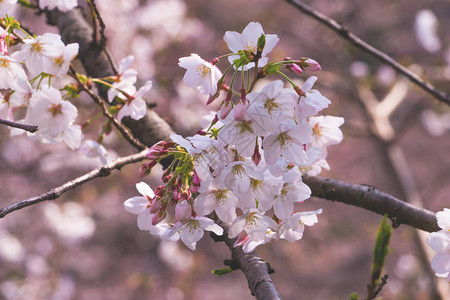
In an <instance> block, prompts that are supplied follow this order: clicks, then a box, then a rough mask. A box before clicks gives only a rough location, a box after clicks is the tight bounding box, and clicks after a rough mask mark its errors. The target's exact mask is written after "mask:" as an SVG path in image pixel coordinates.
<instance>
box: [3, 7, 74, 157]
mask: <svg viewBox="0 0 450 300" xmlns="http://www.w3.org/2000/svg"><path fill="white" fill-rule="evenodd" d="M15 2H16V1H3V2H2V4H3V5H2V6H1V7H0V9H2V12H3V13H6V12H7V11H9V10H11V8H12V7H13V6H12V5H15V4H14V3H15ZM2 21H3V23H4V25H5V29H1V31H0V118H1V119H6V120H9V121H15V122H17V123H23V124H30V125H37V126H38V131H37V132H35V133H30V132H27V134H28V135H29V136H30V137H31V138H33V139H36V140H38V141H40V142H44V143H59V142H65V143H66V144H67V145H68V146H69V147H70V148H72V149H75V148H78V147H79V146H80V142H81V139H82V134H81V127H80V126H79V125H76V124H75V119H76V118H77V116H78V110H77V108H76V107H75V106H74V105H73V104H72V103H71V102H70V101H67V100H66V99H67V98H69V97H70V93H69V92H68V91H66V90H65V89H64V87H65V82H67V77H68V76H67V73H68V70H69V66H70V63H71V61H72V60H73V59H74V58H75V57H76V56H77V54H78V44H76V43H73V44H68V45H65V44H64V43H63V41H62V40H61V36H60V35H58V34H53V33H45V34H43V35H39V36H35V35H31V34H29V33H28V32H26V31H25V30H24V29H23V28H21V27H20V24H19V23H18V22H17V21H16V20H15V19H14V18H12V17H9V16H8V15H5V16H4V17H3V19H2ZM23 132H24V131H23V130H20V129H12V130H11V134H12V135H17V134H21V133H23Z"/></svg>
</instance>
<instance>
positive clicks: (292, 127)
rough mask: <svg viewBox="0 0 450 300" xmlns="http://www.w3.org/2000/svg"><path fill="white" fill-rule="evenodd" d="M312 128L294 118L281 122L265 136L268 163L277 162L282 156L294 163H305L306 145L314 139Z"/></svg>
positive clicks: (265, 152)
mask: <svg viewBox="0 0 450 300" xmlns="http://www.w3.org/2000/svg"><path fill="white" fill-rule="evenodd" d="M311 136H312V130H311V128H309V127H308V126H306V125H304V124H296V123H295V122H294V121H293V120H287V121H284V122H282V123H280V124H279V125H278V127H277V129H276V130H275V131H274V132H272V133H270V134H268V135H267V136H265V137H264V141H263V148H264V157H265V159H266V162H267V163H268V164H275V163H276V162H277V161H278V160H279V158H280V156H283V158H284V159H286V160H287V161H288V162H292V163H294V164H299V163H304V162H305V161H306V153H305V150H304V145H305V144H307V143H310V142H311V140H312V137H311Z"/></svg>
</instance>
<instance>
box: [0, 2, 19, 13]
mask: <svg viewBox="0 0 450 300" xmlns="http://www.w3.org/2000/svg"><path fill="white" fill-rule="evenodd" d="M16 3H17V0H2V1H0V16H4V15H6V14H8V13H10V12H11V11H12V10H13V8H14V6H15V5H16Z"/></svg>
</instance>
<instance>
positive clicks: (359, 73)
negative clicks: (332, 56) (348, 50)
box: [349, 61, 369, 78]
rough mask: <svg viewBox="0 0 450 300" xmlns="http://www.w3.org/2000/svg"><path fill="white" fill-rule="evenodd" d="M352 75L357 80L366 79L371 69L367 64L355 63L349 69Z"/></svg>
mask: <svg viewBox="0 0 450 300" xmlns="http://www.w3.org/2000/svg"><path fill="white" fill-rule="evenodd" d="M349 71H350V74H352V76H353V77H356V78H364V77H367V76H368V75H369V67H368V66H367V64H366V63H365V62H362V61H354V62H352V63H351V65H350V68H349Z"/></svg>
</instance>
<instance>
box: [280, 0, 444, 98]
mask: <svg viewBox="0 0 450 300" xmlns="http://www.w3.org/2000/svg"><path fill="white" fill-rule="evenodd" d="M286 1H287V2H289V3H291V4H292V5H293V6H295V7H296V8H298V9H299V10H301V11H302V12H303V13H305V14H306V15H308V16H310V17H312V18H314V19H315V20H317V21H319V22H320V23H322V24H324V25H325V26H327V27H328V28H330V29H331V30H333V31H335V32H336V33H337V34H338V35H340V36H341V37H342V38H344V39H346V40H347V41H349V42H350V43H352V44H353V45H355V46H356V47H358V48H360V49H362V50H363V51H365V52H367V53H369V54H370V55H372V56H374V57H376V58H378V59H379V60H381V61H382V62H384V63H386V64H388V65H390V66H391V67H392V68H394V69H395V70H396V71H397V72H398V73H400V74H402V75H404V76H406V77H407V78H408V79H409V80H410V81H412V82H413V83H415V84H416V85H417V86H418V87H420V88H421V89H423V90H425V91H426V92H428V93H429V94H431V95H433V97H435V98H436V99H438V100H439V101H442V102H444V103H445V104H447V105H450V95H448V94H446V93H444V92H442V91H440V90H438V89H437V88H435V87H434V86H433V85H431V84H430V83H429V82H427V81H425V80H423V79H422V78H420V77H419V76H418V75H417V74H416V73H414V72H412V71H411V70H409V69H408V68H406V67H404V66H402V65H401V64H399V63H398V62H397V61H396V60H395V59H393V58H392V57H390V56H389V55H387V54H386V53H384V52H382V51H380V50H378V49H377V48H375V47H373V46H371V45H369V44H368V43H366V42H364V41H363V40H362V39H360V38H359V37H357V36H356V35H355V34H353V33H352V32H350V31H349V30H348V29H347V28H345V27H344V26H342V25H341V24H339V23H338V22H336V21H335V20H333V19H331V18H329V17H327V16H325V15H324V14H322V13H320V12H318V11H316V10H314V9H313V8H311V7H310V6H308V5H306V4H304V3H303V2H301V1H299V0H286Z"/></svg>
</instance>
